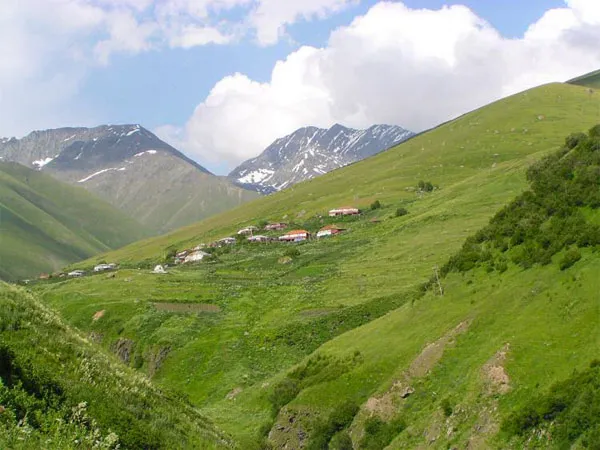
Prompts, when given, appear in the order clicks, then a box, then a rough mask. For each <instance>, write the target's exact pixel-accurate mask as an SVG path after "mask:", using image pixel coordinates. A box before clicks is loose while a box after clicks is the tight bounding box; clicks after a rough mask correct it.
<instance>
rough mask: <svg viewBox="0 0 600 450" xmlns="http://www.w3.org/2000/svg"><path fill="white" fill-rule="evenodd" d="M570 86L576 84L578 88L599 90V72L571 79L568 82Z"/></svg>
mask: <svg viewBox="0 0 600 450" xmlns="http://www.w3.org/2000/svg"><path fill="white" fill-rule="evenodd" d="M569 83H571V84H576V85H578V86H586V87H589V88H596V89H598V88H600V70H596V71H594V72H590V73H588V74H586V75H582V76H580V77H577V78H573V79H572V80H570V81H569Z"/></svg>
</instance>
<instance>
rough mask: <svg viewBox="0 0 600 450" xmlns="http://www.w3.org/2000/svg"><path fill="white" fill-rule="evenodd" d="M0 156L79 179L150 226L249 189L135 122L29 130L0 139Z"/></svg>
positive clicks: (194, 217) (198, 212)
mask: <svg viewBox="0 0 600 450" xmlns="http://www.w3.org/2000/svg"><path fill="white" fill-rule="evenodd" d="M0 159H1V160H4V161H15V162H18V163H20V164H22V165H24V166H27V167H30V168H35V169H38V170H41V171H44V172H46V173H48V174H50V175H52V176H54V177H56V178H57V179H59V180H62V181H65V182H67V183H71V184H73V185H77V186H82V187H84V188H85V189H87V190H88V191H90V192H92V193H94V194H96V195H98V196H99V197H101V198H103V199H105V200H106V201H108V202H109V203H111V204H112V205H114V206H116V207H117V208H119V209H121V210H122V211H124V212H126V213H127V214H129V215H130V216H131V217H133V218H135V219H136V220H137V221H139V222H140V223H142V224H143V225H145V226H146V227H148V228H149V229H150V230H152V231H154V232H165V231H168V230H171V229H173V228H177V227H180V226H183V225H188V224H190V223H193V222H196V221H198V220H200V219H202V218H204V217H207V216H210V215H212V214H216V213H218V212H221V211H225V210H227V209H230V208H232V207H234V206H237V205H239V204H241V203H243V202H245V201H247V200H250V199H252V198H255V197H257V194H256V193H253V192H249V191H247V190H244V189H241V188H239V187H236V186H234V185H233V184H232V183H231V182H229V180H227V179H226V178H225V177H218V176H215V175H213V174H212V173H210V172H209V171H208V170H206V169H205V168H204V167H202V166H200V165H199V164H197V163H196V162H194V161H193V160H191V159H189V158H188V157H186V156H185V155H184V154H183V153H181V152H179V151H178V150H176V149H175V148H173V147H172V146H170V145H169V144H167V143H165V142H163V141H162V140H160V139H159V138H158V137H157V136H155V135H154V134H153V133H151V132H150V131H148V130H147V129H145V128H143V127H142V126H140V125H102V126H99V127H96V128H59V129H53V130H43V131H34V132H32V133H30V134H29V135H27V136H25V137H24V138H22V139H16V138H10V139H8V138H3V139H0Z"/></svg>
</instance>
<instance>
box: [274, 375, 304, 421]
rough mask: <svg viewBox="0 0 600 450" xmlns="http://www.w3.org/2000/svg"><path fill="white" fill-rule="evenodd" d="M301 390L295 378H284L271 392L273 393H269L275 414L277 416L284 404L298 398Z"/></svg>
mask: <svg viewBox="0 0 600 450" xmlns="http://www.w3.org/2000/svg"><path fill="white" fill-rule="evenodd" d="M299 392H300V387H299V386H298V383H296V382H295V381H294V380H291V379H289V378H284V379H283V380H282V381H280V382H279V383H278V384H277V385H276V386H275V388H274V389H273V391H272V392H271V395H269V401H270V402H271V406H272V412H273V416H276V415H277V414H278V413H279V410H280V409H281V408H282V407H283V406H285V405H287V404H288V403H289V402H291V401H292V400H293V399H294V398H296V395H298V393H299Z"/></svg>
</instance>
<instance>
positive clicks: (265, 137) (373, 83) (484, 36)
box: [179, 0, 600, 166]
mask: <svg viewBox="0 0 600 450" xmlns="http://www.w3.org/2000/svg"><path fill="white" fill-rule="evenodd" d="M334 3H335V2H334ZM265 4H266V2H265ZM279 22H280V23H281V22H282V21H281V20H279ZM598 24H600V2H598V1H597V0H569V1H568V2H567V4H566V7H565V8H560V9H554V10H550V11H548V12H547V13H546V14H545V15H544V16H543V17H542V18H540V20H539V21H537V22H536V23H534V24H532V25H531V27H530V28H529V29H528V30H527V32H526V33H525V34H524V36H523V37H522V38H520V39H507V38H504V37H502V36H501V35H500V34H499V33H498V31H497V30H495V29H494V28H493V27H492V26H491V25H490V24H489V23H487V22H486V21H485V20H483V19H481V18H480V17H478V16H477V15H475V14H474V13H473V12H472V11H471V10H470V9H468V8H467V7H465V6H452V7H444V8H441V9H439V10H426V9H420V10H414V9H410V8H408V7H406V6H405V5H403V4H402V3H400V2H380V3H378V4H377V5H375V6H373V7H372V8H371V9H370V10H369V11H368V12H367V13H366V14H365V15H364V16H362V17H358V18H356V19H355V20H354V21H353V23H352V24H350V25H349V26H346V27H342V28H340V29H338V30H336V31H334V32H333V33H332V34H331V36H330V39H329V42H328V44H327V46H325V47H324V48H320V49H317V48H310V47H303V48H301V49H300V50H298V51H296V52H294V53H292V54H291V55H289V56H288V57H287V58H286V59H285V60H283V61H279V62H278V63H277V64H276V65H275V67H274V69H273V72H272V75H271V79H270V81H269V82H267V83H258V82H256V81H253V80H251V79H249V78H248V77H247V76H245V75H243V74H235V75H232V76H228V77H226V78H224V79H222V80H221V81H220V82H218V83H217V84H216V85H215V86H214V88H213V89H212V91H211V92H210V93H209V95H208V96H207V98H206V99H205V100H204V101H203V102H202V103H200V104H199V105H198V106H197V107H196V109H195V111H194V113H193V115H192V116H191V118H190V119H189V121H188V122H187V123H186V124H185V126H184V127H183V129H182V130H179V142H180V143H181V145H182V146H183V148H184V149H185V150H186V151H187V152H188V153H190V154H192V155H193V156H195V157H196V158H198V159H199V160H200V161H207V162H216V161H223V160H224V161H227V162H228V163H229V165H230V166H232V165H234V164H237V163H239V162H241V161H242V160H244V159H246V158H250V157H253V156H255V155H257V154H258V153H259V152H260V151H262V150H263V149H264V148H265V147H266V146H267V145H268V144H270V143H271V142H272V141H273V140H275V139H276V138H278V137H281V136H283V135H285V134H287V133H290V132H292V131H294V130H295V129H297V128H299V127H302V126H306V125H317V126H329V125H332V124H333V123H335V122H339V123H343V124H346V125H350V126H356V127H366V126H369V125H371V124H373V123H394V124H398V125H402V126H404V127H407V128H409V129H412V130H414V131H420V130H423V129H426V128H428V127H431V126H434V125H436V124H438V123H440V122H442V121H445V120H447V119H450V118H452V117H455V116H457V115H459V114H462V113H464V112H467V111H469V110H472V109H474V108H477V107H479V106H482V105H484V104H486V103H488V102H491V101H493V100H496V99H498V98H501V97H503V96H506V95H509V94H512V93H516V92H518V91H520V90H524V89H527V88H530V87H533V86H536V85H539V84H543V83H546V82H552V81H564V80H567V79H569V78H572V77H575V76H577V75H580V74H583V73H586V72H588V71H592V70H595V69H597V68H598V67H600V51H599V50H598V47H597V43H598V42H600V27H598V26H597V25H598ZM268 36H271V37H272V36H273V34H267V37H268ZM267 40H268V38H267Z"/></svg>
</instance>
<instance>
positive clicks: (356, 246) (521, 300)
mask: <svg viewBox="0 0 600 450" xmlns="http://www.w3.org/2000/svg"><path fill="white" fill-rule="evenodd" d="M597 123H600V99H598V98H597V97H596V96H590V95H589V92H588V89H587V88H583V87H580V86H573V85H568V84H552V85H546V86H542V87H539V88H536V89H533V90H530V91H527V92H524V93H521V94H517V95H515V96H512V97H509V98H507V99H504V100H501V101H499V102H496V103H494V104H492V105H489V106H487V107H485V108H481V109H479V110H477V111H474V112H472V113H470V114H467V115H465V116H462V117H460V118H458V119H457V120H455V121H452V122H449V123H447V124H444V125H442V126H440V127H438V128H436V129H434V130H432V131H430V132H427V133H424V134H422V135H420V136H418V137H416V138H414V139H411V140H410V141H408V142H406V143H404V144H401V145H399V146H398V147H396V148H394V149H391V150H389V151H387V152H384V153H382V154H379V155H377V156H375V157H373V158H369V159H367V160H365V161H362V162H360V163H357V164H354V165H352V166H349V167H345V168H343V169H340V170H336V171H334V172H332V173H329V174H326V175H324V176H322V177H319V178H317V179H314V180H311V181H309V182H306V183H301V184H299V185H296V186H294V187H292V188H290V189H288V190H286V191H284V192H281V193H278V194H275V195H272V196H269V197H266V198H263V199H260V200H258V201H255V202H252V203H249V204H246V205H243V206H241V207H240V208H237V209H235V210H233V211H230V212H227V213H225V214H222V215H219V216H216V217H214V218H211V219H208V220H205V221H203V222H200V223H199V224H196V225H193V226H190V227H186V228H184V229H181V230H178V231H176V232H174V233H171V234H169V235H166V236H163V237H160V238H154V239H149V240H146V241H142V242H138V243H135V244H133V245H130V246H128V247H125V248H123V249H121V250H118V251H116V252H112V253H109V254H108V256H106V255H105V256H101V257H97V258H93V259H92V260H89V261H87V262H85V263H84V266H85V265H87V266H90V265H92V264H93V263H94V262H96V261H98V260H100V259H105V258H108V259H110V260H114V261H116V262H119V263H121V264H122V265H123V267H124V268H123V269H121V270H119V272H118V273H117V274H116V275H115V276H114V277H111V278H107V276H106V275H96V276H90V277H85V278H82V279H78V280H71V281H68V282H50V283H41V284H39V285H38V286H36V288H35V289H36V291H37V292H38V293H39V295H40V296H41V297H42V298H43V299H44V301H45V302H47V303H48V304H50V305H51V306H53V307H55V308H56V309H58V310H59V311H60V312H61V314H62V315H63V316H64V317H65V318H67V320H68V321H69V322H70V323H72V324H74V325H76V326H77V327H79V328H81V329H83V330H85V331H87V332H89V333H93V335H94V336H97V337H98V339H97V340H98V341H99V342H100V343H101V345H103V346H104V347H105V348H107V349H112V348H114V347H115V345H116V344H117V343H118V342H121V343H123V342H127V345H128V346H129V349H130V352H129V353H130V355H129V356H128V357H126V358H123V359H124V361H125V362H126V363H127V364H128V365H130V366H132V367H135V368H137V369H139V370H141V371H143V372H145V373H148V374H149V375H151V376H152V377H153V379H154V380H155V381H156V382H157V383H159V384H160V385H162V386H168V387H169V388H172V389H175V390H177V391H180V392H183V393H185V394H186V395H187V396H188V398H189V399H190V401H191V402H192V403H193V404H195V405H197V406H199V407H200V408H201V411H203V413H204V414H206V415H207V416H208V417H210V418H211V419H212V420H214V421H215V422H216V423H217V424H218V425H219V426H220V427H222V428H223V429H225V430H226V431H227V432H229V433H231V434H232V435H233V436H234V438H235V439H236V441H237V442H238V443H239V445H240V447H241V448H254V447H256V448H258V447H259V446H263V445H266V443H265V441H267V440H268V441H269V442H270V443H271V444H272V445H274V446H275V447H276V448H283V447H285V446H286V445H287V448H299V447H300V446H301V445H303V446H305V447H306V448H327V445H329V448H352V447H348V439H351V440H352V441H353V443H354V447H355V448H374V449H375V448H383V447H385V446H386V445H387V444H390V443H391V445H392V447H391V448H426V447H434V448H449V447H456V446H458V448H466V447H467V446H468V448H485V447H486V446H492V447H496V448H506V447H507V446H513V447H514V448H522V446H523V442H525V440H526V439H528V437H529V435H528V433H531V432H532V431H531V429H530V428H527V426H521V424H522V423H523V419H522V418H521V417H520V416H519V413H520V412H521V411H525V412H527V411H528V410H527V408H528V407H529V405H530V402H533V401H534V395H539V396H544V398H545V399H549V400H547V402H549V403H548V404H552V399H553V397H552V395H553V392H554V391H551V388H552V386H553V385H554V384H555V383H557V382H560V381H564V380H566V379H568V378H569V377H570V376H571V375H572V371H573V369H578V370H580V371H583V370H588V369H587V368H588V367H589V365H590V362H591V361H592V359H593V358H594V357H595V356H596V355H597V349H598V344H600V342H599V340H598V339H599V338H600V333H599V329H600V324H599V322H600V310H599V309H598V302H597V296H596V295H595V294H596V293H597V292H599V291H600V286H599V284H598V283H599V279H598V277H597V273H598V271H599V270H600V259H599V258H598V257H597V255H598V254H597V252H596V251H595V250H594V247H593V245H591V244H590V245H587V244H586V245H584V243H583V242H582V243H581V247H582V248H581V249H580V250H578V252H579V256H580V259H579V260H577V261H576V262H575V264H574V265H573V266H572V267H564V270H561V263H562V261H563V259H565V258H566V255H567V253H569V250H567V249H566V246H568V245H572V244H575V243H577V240H576V242H574V243H571V242H569V243H568V244H567V241H564V242H563V244H564V245H562V244H561V246H558V247H554V246H551V245H549V246H548V248H550V247H552V248H553V249H554V250H556V251H555V252H554V253H551V252H550V251H548V252H546V253H544V252H542V251H539V252H537V253H536V251H537V250H539V249H538V247H539V246H541V247H542V248H546V247H544V245H546V244H545V243H544V242H537V241H535V242H534V241H531V240H527V239H528V236H529V235H528V234H527V233H526V231H527V230H528V228H527V227H526V226H525V225H526V224H527V223H533V224H538V225H539V224H541V223H545V222H546V220H545V219H544V220H541V219H540V220H541V222H540V221H538V222H536V221H532V220H531V218H530V217H523V218H522V219H523V226H524V230H523V232H522V233H523V236H522V237H523V239H522V241H520V242H517V241H515V242H512V243H511V242H510V241H509V242H508V246H509V247H515V249H511V250H510V252H509V255H510V256H511V257H510V258H509V257H507V256H503V255H500V254H498V252H500V249H501V248H503V247H502V245H500V244H499V245H500V246H499V247H498V248H496V247H493V248H491V249H487V247H485V248H483V249H480V248H479V247H478V248H477V249H474V248H469V247H467V248H466V250H465V249H464V247H463V244H464V243H465V242H467V243H469V245H483V244H484V243H485V242H486V239H488V238H489V239H488V240H489V242H490V244H489V245H490V246H492V245H496V244H495V243H494V244H493V243H492V239H491V237H493V236H488V235H487V234H484V235H483V236H484V239H481V237H477V238H476V239H475V240H474V241H473V239H471V240H469V241H466V239H467V238H468V237H469V236H474V235H475V236H480V235H479V234H476V232H477V231H478V230H481V229H484V228H485V227H486V226H487V225H488V223H489V221H490V218H492V217H493V216H494V214H496V212H497V211H499V210H500V209H501V208H503V207H504V206H505V205H507V204H508V203H510V202H511V201H512V200H513V199H515V198H516V197H518V196H519V195H521V194H522V193H523V192H524V191H525V189H526V188H527V186H528V182H527V178H526V171H527V169H528V168H529V167H530V166H531V165H532V164H534V163H536V162H537V161H540V160H541V159H542V158H544V157H545V156H547V155H549V154H552V153H553V152H556V151H557V150H558V149H559V148H560V147H561V146H562V145H563V143H564V139H565V136H567V135H569V134H570V133H572V132H578V131H580V132H582V131H586V130H588V129H589V128H590V127H592V126H593V125H595V124H597ZM582 142H583V141H582ZM586 142H587V141H586ZM590 142H593V143H594V145H596V143H597V141H595V140H592V141H590ZM571 150H572V149H571ZM584 154H585V155H587V153H585V152H584ZM563 156H564V154H563ZM580 162H581V164H583V165H584V166H585V165H589V167H590V172H589V173H588V172H581V171H572V173H574V174H575V178H576V179H578V178H577V177H579V176H583V175H585V176H587V177H589V176H592V177H593V174H594V173H596V172H594V170H597V168H595V167H594V164H595V163H594V162H591V161H587V160H586V159H585V158H583V159H582V160H581V161H580ZM582 174H583V175H582ZM590 174H591V175H590ZM592 179H593V178H592ZM420 181H425V182H430V183H431V184H432V185H434V186H436V188H435V189H433V190H432V191H430V192H427V191H424V190H420V189H418V186H419V184H420V183H419V182H420ZM547 186H551V185H547ZM561 186H562V187H564V186H563V185H561ZM569 186H570V185H569ZM548 192H549V193H553V192H554V191H552V190H550V191H548ZM375 200H379V201H380V203H381V204H382V207H381V208H378V209H373V210H371V209H370V208H369V205H371V204H372V203H374V201H375ZM563 200H564V199H563ZM586 201H587V200H586ZM346 204H349V205H356V206H360V207H362V208H365V210H366V211H365V214H363V215H362V216H361V217H359V218H353V219H346V220H343V221H341V220H335V221H333V220H332V219H329V218H321V217H318V216H316V214H325V215H326V212H327V210H328V209H330V208H333V207H337V206H342V205H346ZM402 208H403V209H405V210H406V211H407V212H408V214H402V211H399V210H401V209H402ZM568 215H569V216H571V215H572V216H573V217H577V218H578V217H580V215H581V216H583V217H584V222H585V223H592V224H593V223H598V214H597V205H594V204H593V203H590V204H589V205H584V204H582V205H581V210H577V214H575V212H573V211H572V210H568ZM511 217H512V216H511ZM540 217H541V216H540ZM376 218H377V219H378V220H379V221H378V222H373V221H371V219H376ZM265 220H285V221H288V222H293V226H298V227H303V228H306V229H309V230H310V231H313V232H315V231H316V230H318V229H319V228H320V227H321V226H322V225H324V224H326V223H331V222H335V223H338V224H340V225H344V227H345V228H347V229H348V231H347V232H345V233H343V234H342V235H340V236H336V237H334V238H330V239H322V240H313V241H310V242H307V243H303V244H299V245H291V246H286V245H283V244H278V243H275V244H257V245H250V244H238V245H236V246H235V247H233V248H226V249H220V250H217V251H216V252H215V253H214V255H213V258H212V259H211V260H209V261H203V262H200V263H198V264H195V265H191V266H186V267H178V268H169V269H168V270H169V273H168V274H165V275H157V274H152V273H151V271H150V270H149V269H150V268H151V267H152V266H153V264H156V263H159V262H165V261H166V262H171V261H170V260H169V259H165V258H166V257H167V256H168V255H170V254H172V251H173V250H175V249H183V248H187V247H190V246H193V245H196V244H199V243H201V242H209V241H210V240H212V239H214V238H220V237H224V236H227V235H232V234H234V233H235V231H236V230H237V229H238V228H239V227H241V226H244V225H249V224H258V223H260V222H262V221H265ZM528 221H529V222H528ZM576 222H577V223H580V222H581V221H580V220H579V219H577V220H576ZM548 223H549V224H550V225H547V226H548V227H550V229H554V228H552V227H553V226H554V225H553V224H554V222H548ZM561 223H562V222H559V224H561ZM557 226H558V225H557ZM559 229H560V227H559ZM499 233H500V232H499ZM500 234H501V233H500ZM558 235H559V236H562V234H560V233H558ZM494 236H495V235H494ZM494 242H495V241H494ZM561 242H562V241H561ZM517 247H518V248H517ZM461 248H463V250H462V251H461ZM475 250H477V251H475ZM488 250H489V251H488ZM534 250H536V251H534ZM572 250H574V249H572ZM464 251H466V253H467V256H465V255H464V254H463V252H464ZM519 252H521V253H522V254H524V255H528V254H529V253H532V254H533V255H536V258H537V257H538V256H539V257H540V258H542V256H543V257H544V259H541V260H537V259H535V258H533V257H532V258H533V259H532V260H531V261H532V262H531V264H530V265H529V266H528V267H527V268H524V267H523V266H522V265H521V262H522V261H521V260H520V259H519V257H518V255H519V254H521V253H519ZM488 253H490V254H492V256H494V257H493V258H492V257H491V256H490V257H488ZM571 253H572V254H571V256H570V258H575V256H576V254H575V251H573V252H571ZM473 255H475V256H473ZM540 255H542V256H540ZM548 255H549V258H550V263H548ZM513 256H514V261H513V258H512V257H513ZM523 258H524V257H523ZM567 259H568V258H567ZM575 259H576V258H575ZM524 260H526V258H524ZM449 261H450V262H452V264H450V263H448V262H449ZM461 261H462V262H464V261H467V262H469V261H470V263H471V266H470V267H468V265H464V266H463V265H459V266H454V265H453V264H454V263H457V262H461ZM490 261H493V263H491V262H490ZM447 263H448V264H447ZM436 274H437V277H439V283H438V281H437V280H438V278H437V277H436V276H435V275H436ZM432 277H433V278H432ZM431 280H434V282H433V283H432V282H431ZM424 285H425V286H429V288H428V289H426V290H424V289H423V286H424ZM440 290H441V291H442V292H443V295H440ZM99 311H103V316H102V317H101V318H100V319H98V320H95V321H94V320H92V317H94V315H95V314H96V313H98V312H99ZM589 370H590V372H589V374H588V372H585V374H586V375H585V376H582V377H581V378H582V379H583V381H581V380H580V379H579V378H577V377H576V376H575V378H573V380H575V382H576V383H583V384H585V383H586V380H587V378H585V377H586V376H587V377H588V378H589V377H591V378H592V380H593V379H595V378H594V376H595V374H596V373H597V370H596V369H595V368H591V369H589ZM590 374H591V375H590ZM554 389H556V388H554ZM590 395H592V396H593V395H595V393H594V391H593V389H592V391H591V394H590ZM542 403H543V402H542ZM564 411H566V412H565V413H564V414H565V417H567V416H568V417H571V416H572V415H573V414H575V416H576V412H577V408H571V407H570V405H566V407H565V409H564ZM531 414H533V415H534V416H535V414H537V412H535V413H531ZM540 414H541V416H543V417H546V416H547V414H544V412H543V411H542V413H540ZM569 414H570V415H569ZM538 416H539V414H538ZM538 416H535V417H538ZM561 418H562V416H561ZM542 422H543V420H541V419H539V417H538V424H539V425H541V426H550V425H549V424H545V423H542ZM503 423H507V424H509V425H503ZM557 423H558V424H559V425H560V423H559V421H557ZM510 424H512V425H510ZM515 424H517V425H515ZM553 426H554V425H553ZM556 426H558V425H556ZM519 433H522V434H519ZM586 433H587V431H586ZM536 436H537V435H536ZM575 438H576V440H577V439H578V440H579V442H580V445H583V444H582V442H583V440H586V439H587V440H589V439H590V435H585V433H580V435H578V436H576V437H575ZM536 439H537V437H536ZM540 439H541V438H540ZM544 442H545V441H544ZM586 442H587V441H586ZM542 446H543V443H542Z"/></svg>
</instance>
